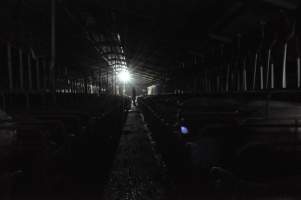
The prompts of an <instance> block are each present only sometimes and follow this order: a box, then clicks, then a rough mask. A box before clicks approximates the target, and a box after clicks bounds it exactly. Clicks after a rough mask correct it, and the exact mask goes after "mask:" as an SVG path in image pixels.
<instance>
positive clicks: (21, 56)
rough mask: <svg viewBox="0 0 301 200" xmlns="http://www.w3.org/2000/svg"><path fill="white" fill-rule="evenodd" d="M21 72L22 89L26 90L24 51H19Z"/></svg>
mask: <svg viewBox="0 0 301 200" xmlns="http://www.w3.org/2000/svg"><path fill="white" fill-rule="evenodd" d="M19 72H20V89H21V90H23V89H24V66H23V51H22V49H19Z"/></svg>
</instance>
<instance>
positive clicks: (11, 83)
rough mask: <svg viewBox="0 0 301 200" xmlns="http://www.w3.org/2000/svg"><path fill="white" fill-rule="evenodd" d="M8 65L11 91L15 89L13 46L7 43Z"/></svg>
mask: <svg viewBox="0 0 301 200" xmlns="http://www.w3.org/2000/svg"><path fill="white" fill-rule="evenodd" d="M7 67H8V85H9V91H12V90H13V87H14V86H13V64H12V47H11V44H10V43H9V42H8V43H7Z"/></svg>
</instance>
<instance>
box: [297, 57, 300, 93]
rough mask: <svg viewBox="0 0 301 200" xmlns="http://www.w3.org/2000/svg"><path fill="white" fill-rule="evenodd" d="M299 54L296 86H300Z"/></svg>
mask: <svg viewBox="0 0 301 200" xmlns="http://www.w3.org/2000/svg"><path fill="white" fill-rule="evenodd" d="M300 64H301V63H300V56H298V57H297V87H298V88H300V83H301V80H300Z"/></svg>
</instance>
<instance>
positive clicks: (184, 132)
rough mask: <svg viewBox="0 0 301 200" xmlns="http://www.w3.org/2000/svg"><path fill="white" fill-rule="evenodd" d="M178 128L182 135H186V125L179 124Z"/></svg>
mask: <svg viewBox="0 0 301 200" xmlns="http://www.w3.org/2000/svg"><path fill="white" fill-rule="evenodd" d="M180 130H181V133H182V134H183V135H186V134H188V133H189V131H188V128H187V127H186V126H181V127H180Z"/></svg>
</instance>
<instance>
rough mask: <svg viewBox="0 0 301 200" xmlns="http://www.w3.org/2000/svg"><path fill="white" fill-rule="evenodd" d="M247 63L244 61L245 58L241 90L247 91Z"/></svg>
mask: <svg viewBox="0 0 301 200" xmlns="http://www.w3.org/2000/svg"><path fill="white" fill-rule="evenodd" d="M246 65H247V63H246V59H245V60H244V66H243V90H244V91H247V90H248V87H247V66H246Z"/></svg>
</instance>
